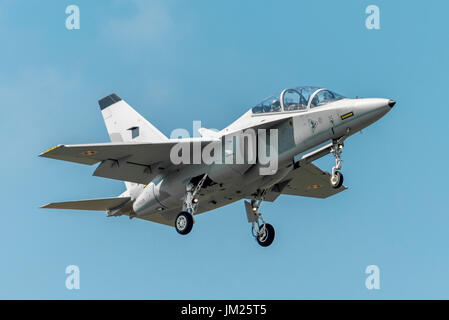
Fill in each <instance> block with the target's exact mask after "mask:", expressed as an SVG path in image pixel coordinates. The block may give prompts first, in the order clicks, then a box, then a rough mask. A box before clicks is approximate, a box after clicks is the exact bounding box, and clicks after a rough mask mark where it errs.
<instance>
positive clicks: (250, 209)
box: [245, 190, 275, 247]
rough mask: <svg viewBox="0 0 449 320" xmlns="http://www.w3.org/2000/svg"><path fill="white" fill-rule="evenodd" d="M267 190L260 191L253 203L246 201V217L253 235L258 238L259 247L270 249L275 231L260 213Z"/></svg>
mask: <svg viewBox="0 0 449 320" xmlns="http://www.w3.org/2000/svg"><path fill="white" fill-rule="evenodd" d="M265 193H266V190H264V191H260V190H259V191H258V192H257V194H256V195H255V197H254V199H253V200H251V202H248V201H245V208H246V215H247V217H248V222H250V223H251V224H252V226H251V231H252V235H253V236H254V237H255V238H256V240H257V242H258V243H259V245H261V246H262V247H268V246H269V245H270V244H272V243H273V240H274V236H275V231H274V228H273V226H272V225H271V224H269V223H266V222H265V220H264V219H263V217H262V213H260V212H259V207H260V205H261V204H262V201H263V200H264V197H265Z"/></svg>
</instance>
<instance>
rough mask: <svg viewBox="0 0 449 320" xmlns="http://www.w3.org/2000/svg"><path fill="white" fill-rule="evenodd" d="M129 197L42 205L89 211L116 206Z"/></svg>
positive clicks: (123, 202)
mask: <svg viewBox="0 0 449 320" xmlns="http://www.w3.org/2000/svg"><path fill="white" fill-rule="evenodd" d="M130 199H131V198H130V197H120V198H104V199H91V200H77V201H65V202H53V203H49V204H46V205H44V206H42V207H41V208H45V209H71V210H91V211H107V210H110V209H114V208H117V207H119V206H121V205H123V204H125V203H126V202H128V201H129V200H130Z"/></svg>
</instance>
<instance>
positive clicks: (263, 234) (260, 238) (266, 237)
mask: <svg viewBox="0 0 449 320" xmlns="http://www.w3.org/2000/svg"><path fill="white" fill-rule="evenodd" d="M263 226H265V228H264V227H263ZM274 234H275V232H274V228H273V226H272V225H271V224H268V223H266V224H264V225H262V226H261V227H260V229H259V233H258V234H257V242H258V243H259V244H260V245H261V246H262V247H268V246H269V245H270V244H272V243H273V240H274Z"/></svg>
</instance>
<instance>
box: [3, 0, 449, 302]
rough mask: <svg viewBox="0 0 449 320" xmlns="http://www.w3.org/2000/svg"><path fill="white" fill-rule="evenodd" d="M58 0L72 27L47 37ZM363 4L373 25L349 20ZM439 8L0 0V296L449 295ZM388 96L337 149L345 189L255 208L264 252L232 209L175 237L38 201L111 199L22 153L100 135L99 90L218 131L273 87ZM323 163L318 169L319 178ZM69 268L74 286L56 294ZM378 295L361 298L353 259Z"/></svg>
mask: <svg viewBox="0 0 449 320" xmlns="http://www.w3.org/2000/svg"><path fill="white" fill-rule="evenodd" d="M70 4H76V5H78V6H79V8H80V11H81V29H80V30H72V31H69V30H67V29H66V28H65V19H66V16H67V15H66V14H65V8H66V7H67V6H68V5H70ZM371 4H375V5H377V6H379V8H380V19H381V22H380V23H381V25H380V26H381V29H380V30H368V29H366V27H365V19H366V17H367V15H366V14H365V8H366V7H367V6H368V5H371ZM448 10H449V4H448V3H446V2H443V1H432V0H429V1H425V2H422V1H420V2H414V3H411V2H410V1H400V0H396V1H378V0H370V1H365V0H362V1H360V0H353V1H349V0H348V1H330V0H328V1H265V2H261V1H245V2H243V1H236V0H228V1H224V2H223V1H220V2H219V1H206V0H204V1H193V2H192V1H189V2H186V1H84V0H78V1H56V0H55V1H8V0H3V1H0V38H1V43H2V46H1V50H0V70H1V72H0V96H1V101H2V105H1V110H2V111H3V112H2V116H1V117H0V125H1V129H2V134H3V137H4V138H3V139H2V143H3V146H2V153H3V156H2V157H1V160H0V161H1V163H0V164H1V168H2V169H1V177H2V182H3V183H2V185H1V187H0V192H1V195H2V197H1V199H2V204H3V210H2V214H1V215H0V298H43V299H48V298H61V299H80V298H84V299H93V298H106V299H107V298H112V299H117V298H125V299H129V298H132V299H172V298H173V299H197V298H198V299H199V298H201V299H218V298H236V299H239V298H246V299H249V298H253V299H259V298H260V299H262V298H272V299H334V298H338V299H390V298H399V299H403V298H413V299H415V298H424V299H427V298H436V299H439V298H446V299H447V298H449V295H448V290H447V288H448V286H449V277H448V275H447V272H448V269H449V253H448V246H449V236H448V231H447V230H448V228H447V226H448V224H449V215H448V210H447V207H446V203H447V198H448V195H449V194H448V183H447V180H446V179H447V178H448V174H447V168H446V162H447V161H445V160H446V159H447V158H448V155H449V153H448V149H447V136H448V133H447V128H448V126H447V121H448V118H449V111H448V110H449V108H448V106H447V100H448V99H447V92H448V89H447V86H448V81H447V79H448V76H447V75H448V72H449V42H448V41H446V39H447V25H446V21H447V17H446V15H447V12H448ZM298 85H316V86H323V87H327V88H329V89H332V90H335V91H336V92H339V93H341V94H343V95H346V96H349V97H355V96H360V97H385V98H392V99H395V100H397V101H398V103H397V105H396V106H395V108H394V109H393V110H392V112H390V113H389V114H388V115H387V116H385V117H384V118H383V119H381V120H380V121H379V122H377V123H375V124H374V125H372V126H371V127H369V128H367V129H366V130H364V132H363V134H357V135H355V136H353V137H352V138H350V139H349V140H348V141H347V142H346V147H345V150H344V154H343V159H344V164H343V172H344V174H345V184H346V185H348V186H349V190H347V191H345V192H344V193H342V194H339V195H337V196H335V197H332V198H329V199H327V200H324V201H323V200H317V199H307V198H298V197H289V196H284V197H281V198H279V199H278V200H277V202H276V203H264V204H263V210H262V212H264V217H265V218H266V219H267V220H268V221H269V222H270V223H272V224H273V225H274V226H275V228H276V232H277V234H276V240H275V242H274V243H273V245H272V246H271V247H269V248H262V247H259V246H258V245H257V243H256V242H255V241H254V239H252V238H251V236H250V225H248V223H247V222H246V217H245V213H244V206H243V203H242V202H237V203H234V204H232V205H230V206H227V207H224V208H220V209H218V210H215V211H213V212H211V213H208V214H204V215H201V216H199V217H198V218H197V223H196V224H195V228H194V231H193V232H192V233H191V234H189V236H187V237H182V236H180V235H178V234H177V233H176V232H175V230H174V229H170V228H168V227H166V226H161V225H157V224H152V223H150V222H146V221H140V220H138V219H134V220H132V221H130V220H128V219H127V218H124V217H121V218H106V217H105V216H104V215H103V214H101V213H94V212H79V213H77V212H58V211H45V210H41V209H38V207H39V206H40V205H42V204H44V203H47V202H51V201H63V200H72V199H85V198H97V197H109V196H115V195H118V194H119V193H121V192H122V191H123V189H124V186H123V184H122V183H121V182H119V181H112V180H107V179H102V178H97V177H92V176H91V173H92V172H93V169H94V168H93V167H87V166H82V165H76V164H73V163H65V162H60V161H53V160H49V159H42V158H38V156H37V155H38V154H39V153H41V152H42V151H43V150H46V149H47V148H49V147H51V146H53V145H56V144H61V143H65V144H73V143H94V142H105V141H108V136H107V132H106V129H105V127H104V124H103V119H102V117H101V114H100V110H99V108H98V105H97V100H98V99H99V98H101V97H103V96H105V95H107V94H109V93H111V92H117V93H118V94H119V95H120V96H121V97H122V98H124V99H126V100H127V102H128V103H129V104H131V105H132V106H133V107H135V108H136V109H137V110H138V111H139V112H140V113H141V114H142V115H143V116H145V117H146V118H147V119H148V120H149V121H151V122H152V123H153V124H154V125H155V126H157V127H158V128H159V129H160V130H161V131H163V132H164V133H165V134H167V135H169V134H170V132H171V130H173V129H175V128H187V129H189V130H191V127H192V121H193V120H201V121H202V124H203V126H204V127H209V128H218V129H221V128H223V127H224V126H226V125H227V124H228V123H230V122H231V121H233V120H235V119H236V118H237V117H239V116H240V115H241V114H242V113H243V112H245V111H246V110H247V109H248V108H249V107H250V106H251V105H252V104H254V103H256V102H258V101H259V100H261V99H262V98H264V97H266V96H268V95H269V94H271V93H272V92H277V91H279V90H281V89H283V88H286V87H292V86H298ZM332 163H333V160H332V158H331V157H326V158H324V159H321V160H320V161H318V164H319V165H320V166H321V167H322V168H324V169H326V170H329V169H330V168H331V166H332ZM71 264H74V265H78V266H79V267H80V271H81V282H80V283H81V289H80V290H71V291H70V290H67V289H66V287H65V279H66V274H65V268H66V266H68V265H71ZM372 264H375V265H378V266H379V268H380V285H381V289H380V290H367V289H366V288H365V279H366V277H367V275H366V274H365V273H364V271H365V268H366V266H368V265H372Z"/></svg>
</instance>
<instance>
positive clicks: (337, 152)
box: [329, 140, 344, 189]
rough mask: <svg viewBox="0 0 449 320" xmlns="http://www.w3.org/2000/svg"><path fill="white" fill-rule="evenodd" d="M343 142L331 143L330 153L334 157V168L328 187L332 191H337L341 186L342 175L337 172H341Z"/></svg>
mask: <svg viewBox="0 0 449 320" xmlns="http://www.w3.org/2000/svg"><path fill="white" fill-rule="evenodd" d="M343 146H344V145H343V142H340V141H338V140H337V141H333V145H332V149H331V153H332V154H333V155H334V157H335V166H334V167H333V168H332V174H331V177H330V181H329V182H330V185H331V187H332V188H334V189H338V188H340V187H341V186H342V185H343V174H342V173H341V172H340V171H338V170H341V166H342V162H343V160H342V159H341V153H342V152H343Z"/></svg>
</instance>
